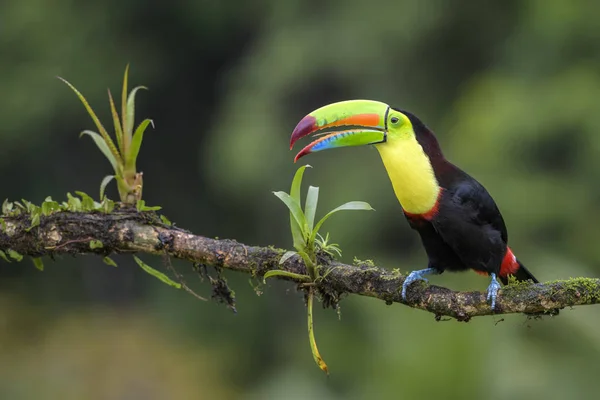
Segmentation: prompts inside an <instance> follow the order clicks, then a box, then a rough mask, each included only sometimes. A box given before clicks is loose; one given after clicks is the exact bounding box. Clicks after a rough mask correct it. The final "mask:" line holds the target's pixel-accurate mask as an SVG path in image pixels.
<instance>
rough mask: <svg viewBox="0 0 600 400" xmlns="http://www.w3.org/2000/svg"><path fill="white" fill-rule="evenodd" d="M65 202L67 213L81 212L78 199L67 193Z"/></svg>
mask: <svg viewBox="0 0 600 400" xmlns="http://www.w3.org/2000/svg"><path fill="white" fill-rule="evenodd" d="M67 202H68V205H69V211H81V209H82V207H81V200H80V199H79V198H78V197H75V196H73V195H72V194H71V193H68V192H67Z"/></svg>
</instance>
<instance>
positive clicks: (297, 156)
mask: <svg viewBox="0 0 600 400" xmlns="http://www.w3.org/2000/svg"><path fill="white" fill-rule="evenodd" d="M313 144H314V143H311V144H309V145H308V146H306V147H305V148H303V149H302V150H300V151H299V152H298V154H296V157H294V163H295V162H296V161H298V160H299V159H300V158H302V157H304V156H305V155H307V154H309V153H311V151H310V150H311V149H312V147H313Z"/></svg>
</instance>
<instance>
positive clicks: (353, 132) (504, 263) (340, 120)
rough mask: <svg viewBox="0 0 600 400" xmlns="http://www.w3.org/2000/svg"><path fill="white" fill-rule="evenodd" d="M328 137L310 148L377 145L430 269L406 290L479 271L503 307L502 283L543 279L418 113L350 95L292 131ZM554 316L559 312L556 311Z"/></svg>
mask: <svg viewBox="0 0 600 400" xmlns="http://www.w3.org/2000/svg"><path fill="white" fill-rule="evenodd" d="M315 133H316V134H318V135H320V136H321V137H320V138H319V139H317V140H315V141H314V142H312V143H310V144H309V145H308V146H306V147H304V148H303V149H302V150H301V151H300V152H299V153H298V154H297V155H296V158H295V161H297V160H298V159H299V158H300V157H303V156H305V155H307V154H309V153H314V152H317V151H322V150H328V149H333V148H337V147H349V146H363V145H374V146H375V148H376V149H377V150H378V152H379V154H380V156H381V159H382V160H383V164H384V166H385V168H386V170H387V173H388V176H389V178H390V180H391V183H392V186H393V188H394V192H395V193H396V197H397V198H398V201H399V202H400V205H401V206H402V208H403V211H404V215H405V216H406V219H407V220H408V223H409V225H410V226H411V228H413V229H414V230H416V231H417V232H418V233H419V234H420V236H421V241H422V243H423V246H424V247H425V251H426V253H427V256H428V258H429V265H428V268H426V269H422V270H418V271H413V272H412V273H411V274H410V275H409V276H408V278H407V279H406V280H405V282H404V284H403V287H402V297H403V298H404V299H406V292H407V288H408V287H409V285H410V284H411V283H412V282H414V281H417V280H426V279H425V278H424V275H426V274H441V273H442V272H444V271H445V270H448V271H463V270H469V269H472V270H475V272H478V273H480V274H483V275H489V276H490V277H491V283H490V285H489V287H488V290H487V293H488V294H487V296H488V300H489V301H491V308H492V309H496V298H497V294H498V290H499V289H500V284H499V283H498V281H497V280H496V279H497V278H499V279H500V280H501V281H502V283H503V284H505V285H506V284H507V283H508V278H509V276H510V275H514V277H515V278H516V279H517V280H519V281H527V280H531V281H533V282H535V283H537V282H538V280H537V279H536V278H535V277H534V276H533V275H532V274H531V273H530V272H529V271H528V270H527V269H526V268H525V267H524V266H523V264H522V263H521V262H520V261H519V260H517V258H516V257H515V255H514V254H513V252H512V250H511V249H510V248H509V247H508V244H507V242H508V234H507V230H506V226H505V224H504V220H503V218H502V215H501V214H500V211H499V210H498V207H497V206H496V203H495V202H494V200H493V199H492V197H491V196H490V194H489V193H488V191H487V190H486V189H485V188H484V187H483V186H482V185H481V184H480V183H479V182H478V181H477V180H475V179H474V178H473V177H471V176H470V175H468V174H467V173H466V172H464V171H462V170H461V169H459V168H458V167H456V166H455V165H454V164H452V163H450V162H449V161H448V160H447V159H446V158H445V157H444V155H443V154H442V151H441V149H440V146H439V144H438V141H437V139H436V137H435V135H434V134H433V132H432V131H431V130H430V129H429V128H427V127H426V126H425V124H423V123H422V122H421V121H420V120H419V119H418V118H417V117H416V116H414V115H413V114H411V113H409V112H406V111H402V110H400V109H397V108H393V107H390V106H389V105H387V104H385V103H381V102H378V101H372V100H350V101H342V102H338V103H333V104H330V105H327V106H324V107H321V108H319V109H317V110H315V111H313V112H311V113H310V114H308V115H306V116H305V117H304V118H303V119H302V120H301V121H300V122H299V123H298V125H297V126H296V128H295V129H294V131H293V132H292V137H291V141H290V149H291V148H292V147H293V146H294V143H296V141H298V140H299V139H301V138H302V137H305V136H307V135H310V134H315ZM554 313H558V310H555V311H554Z"/></svg>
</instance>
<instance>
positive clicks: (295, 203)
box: [264, 165, 373, 374]
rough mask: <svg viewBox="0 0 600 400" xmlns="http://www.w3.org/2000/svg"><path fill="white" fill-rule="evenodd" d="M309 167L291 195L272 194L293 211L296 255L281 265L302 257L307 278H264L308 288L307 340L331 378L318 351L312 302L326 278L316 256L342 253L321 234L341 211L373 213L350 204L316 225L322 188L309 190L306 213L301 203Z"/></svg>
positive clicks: (366, 207)
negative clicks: (280, 279) (296, 282)
mask: <svg viewBox="0 0 600 400" xmlns="http://www.w3.org/2000/svg"><path fill="white" fill-rule="evenodd" d="M307 167H309V168H310V165H304V166H302V167H300V168H298V170H297V171H296V173H295V175H294V179H293V180H292V187H291V189H290V193H289V194H288V193H285V192H282V191H279V192H273V194H275V196H277V197H278V198H279V199H280V200H281V201H283V202H284V203H285V205H286V206H287V208H288V209H289V211H290V230H291V233H292V239H293V244H294V248H295V249H296V250H295V251H287V252H286V253H284V254H283V256H282V257H281V259H280V261H279V263H280V264H283V263H284V262H285V261H286V260H288V259H290V258H291V257H293V256H295V255H299V256H300V257H301V258H302V260H303V261H304V264H305V265H306V270H307V273H308V275H301V274H295V273H293V272H289V271H284V270H272V271H268V272H267V273H266V274H265V275H264V279H267V278H269V277H273V276H285V277H288V278H291V279H294V280H296V281H299V282H301V283H303V284H304V285H305V287H306V288H307V302H306V308H307V316H308V338H309V343H310V348H311V351H312V354H313V358H314V360H315V363H316V364H317V366H318V367H319V368H320V369H321V370H323V371H324V372H325V373H327V374H329V370H328V368H327V364H326V363H325V361H324V360H323V358H322V357H321V355H320V353H319V349H318V348H317V343H316V341H315V335H314V327H313V313H312V309H313V299H314V296H315V285H316V284H318V283H319V281H321V280H322V278H323V277H322V276H321V273H320V271H319V269H320V267H319V265H318V260H317V254H318V252H319V251H323V252H325V253H327V254H329V255H331V256H333V255H334V253H335V254H338V255H341V250H340V248H339V247H338V245H336V244H334V243H329V233H328V234H326V235H325V237H323V236H321V234H320V233H319V230H320V229H321V227H322V226H323V224H324V223H325V221H326V220H327V219H329V217H331V216H332V215H333V214H335V213H337V212H338V211H344V210H373V208H372V207H371V206H370V205H369V203H366V202H364V201H350V202H348V203H344V204H342V205H341V206H339V207H336V208H334V209H333V210H331V211H329V212H328V213H327V214H325V216H323V218H321V219H320V220H319V221H318V222H317V223H316V224H315V223H314V222H315V215H316V212H317V203H318V200H319V188H318V187H314V186H309V187H308V192H307V194H306V202H305V206H304V210H302V206H301V199H300V189H301V185H302V177H303V175H304V171H305V169H306V168H307Z"/></svg>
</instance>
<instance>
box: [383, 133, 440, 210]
mask: <svg viewBox="0 0 600 400" xmlns="http://www.w3.org/2000/svg"><path fill="white" fill-rule="evenodd" d="M375 147H376V148H377V150H378V151H379V155H380V156H381V159H382V161H383V165H384V166H385V169H386V170H387V173H388V176H389V177H390V180H391V181H392V186H393V187H394V192H395V193H396V197H397V198H398V201H399V202H400V205H401V206H402V208H403V209H404V211H406V212H408V213H410V214H425V213H427V212H428V211H430V210H431V209H432V208H433V207H434V206H435V204H436V202H437V199H438V195H439V193H440V186H439V184H438V181H437V179H436V177H435V173H434V172H433V167H432V165H431V161H430V160H429V157H428V156H427V154H425V152H424V151H423V148H422V147H421V145H420V144H419V142H417V139H416V138H415V137H414V135H411V136H410V137H408V138H390V139H389V140H388V141H387V142H386V143H382V144H379V145H375Z"/></svg>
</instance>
